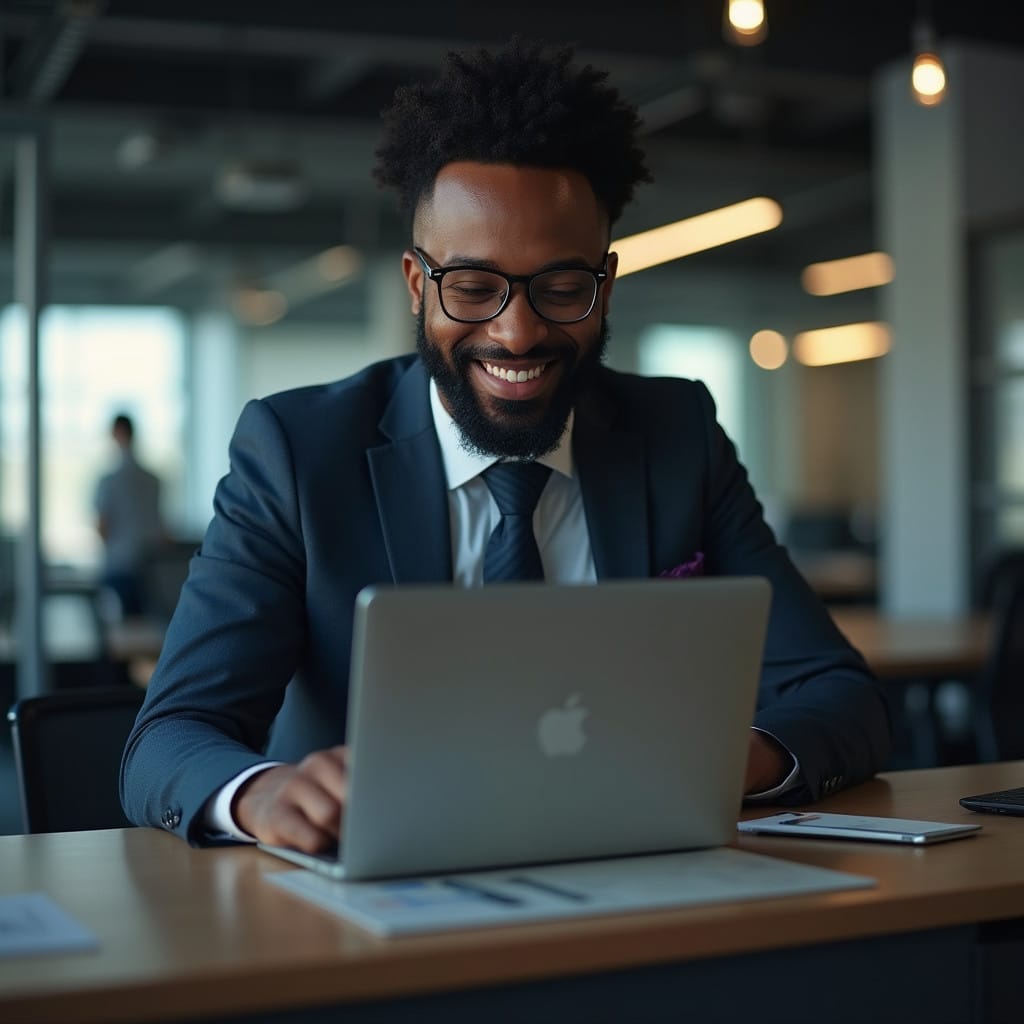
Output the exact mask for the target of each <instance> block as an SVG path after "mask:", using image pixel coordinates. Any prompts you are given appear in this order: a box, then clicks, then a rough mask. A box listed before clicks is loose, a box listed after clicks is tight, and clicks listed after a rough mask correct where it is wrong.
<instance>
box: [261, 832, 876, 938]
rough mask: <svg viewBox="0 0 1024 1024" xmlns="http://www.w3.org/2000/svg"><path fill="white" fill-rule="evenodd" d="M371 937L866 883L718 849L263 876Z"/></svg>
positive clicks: (856, 877)
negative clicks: (398, 875) (376, 875)
mask: <svg viewBox="0 0 1024 1024" xmlns="http://www.w3.org/2000/svg"><path fill="white" fill-rule="evenodd" d="M266 877H267V879H268V880H269V881H271V882H273V883H274V884H275V885H279V886H282V887H283V888H285V889H287V890H289V891H290V892H293V893H296V894H297V895H299V896H302V897H305V898H306V899H308V900H312V901H313V902H314V903H316V904H318V905H319V906H321V907H324V908H325V909H327V910H330V911H332V912H333V913H336V914H340V915H341V916H342V917H344V918H347V919H348V920H350V921H353V922H354V923H356V924H359V925H362V926H363V927H365V928H368V929H369V930H370V931H372V932H374V933H376V934H378V935H385V936H390V935H411V934H415V933H419V932H433V931H443V930H448V929H454V928H481V927H490V926H492V925H500V924H522V923H526V922H531V921H547V920H555V919H558V918H568V917H590V916H595V915H598V914H612V913H629V912H632V911H642V910H659V909H668V908H673V907H684V906H695V905H697V904H701V903H721V902H726V901H733V900H756V899H768V898H773V897H778V896H795V895H803V894H807V893H819V892H831V891H835V890H840V889H860V888H869V887H871V886H873V885H874V884H875V880H874V879H873V878H867V877H864V876H863V875H851V874H847V873H845V872H840V871H831V870H828V869H826V868H817V867H810V866H808V865H805V864H796V863H792V862H790V861H785V860H779V859H778V858H775V857H765V856H763V855H762V854H756V853H748V852H746V851H745V850H735V849H732V848H731V847H724V848H720V849H714V850H692V851H689V852H687V853H668V854H657V855H654V856H645V857H619V858H614V859H611V860H597V861H582V862H573V863H571V864H553V865H548V866H541V867H527V868H518V869H517V868H512V869H509V870H503V871H476V872H472V873H468V874H460V875H445V876H441V877H430V878H414V879H400V880H394V881H386V882H339V881H335V880H333V879H330V878H327V877H325V876H323V875H318V874H316V873H315V872H312V871H304V870H299V871H278V872H272V873H269V874H268V875H266Z"/></svg>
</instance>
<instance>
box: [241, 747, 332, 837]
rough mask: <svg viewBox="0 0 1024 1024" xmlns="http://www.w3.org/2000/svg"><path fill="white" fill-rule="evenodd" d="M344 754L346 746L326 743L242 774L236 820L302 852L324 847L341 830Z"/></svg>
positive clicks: (256, 833) (255, 833)
mask: <svg viewBox="0 0 1024 1024" xmlns="http://www.w3.org/2000/svg"><path fill="white" fill-rule="evenodd" d="M347 757H348V748H347V747H331V748H330V749H329V750H318V751H316V752H315V753H312V754H310V755H309V756H308V757H305V758H303V760H302V761H300V762H299V763H298V764H280V765H275V766H274V767H273V768H268V769H267V770H266V771H262V772H259V773H258V774H256V775H254V776H252V778H251V779H246V781H245V782H244V783H243V784H242V786H241V787H240V788H239V790H238V792H237V793H236V794H235V799H234V801H233V803H232V808H231V813H232V816H233V817H234V819H235V822H236V823H237V824H238V825H239V826H241V828H243V829H244V830H245V831H246V832H248V833H249V834H250V835H252V836H255V837H256V838H257V839H258V840H259V841H260V842H262V843H270V844H272V845H274V846H290V847H293V848H294V849H296V850H303V851H304V852H306V853H318V852H320V851H321V850H325V849H327V848H328V847H329V846H331V845H332V844H333V843H336V842H337V841H338V840H339V838H340V836H341V811H342V808H343V807H344V806H345V799H346V797H347V795H348V791H347V785H348V780H347V769H346V760H347Z"/></svg>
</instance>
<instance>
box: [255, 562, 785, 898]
mask: <svg viewBox="0 0 1024 1024" xmlns="http://www.w3.org/2000/svg"><path fill="white" fill-rule="evenodd" d="M769 600H770V588H769V584H768V582H767V581H766V580H763V579H760V578H753V577H719V578H713V579H711V578H702V579H696V580H686V581H674V580H665V579H652V580H638V581H628V582H626V581H623V582H608V583H600V584H597V585H580V586H558V585H551V584H543V583H537V584H534V583H522V584H519V583H515V584H505V585H501V586H491V587H483V588H480V589H472V590H467V589H461V588H456V587H451V586H394V587H372V588H368V589H366V590H364V591H363V592H362V593H361V594H360V595H359V597H358V598H357V600H356V607H355V618H354V633H353V652H352V674H351V689H350V696H349V718H348V742H349V746H350V752H351V775H350V779H349V799H348V804H347V807H346V809H345V813H344V820H343V830H342V831H343V837H342V844H341V849H340V850H339V851H337V852H336V853H334V854H332V855H330V856H327V857H324V856H310V855H308V854H303V853H299V852H297V851H294V850H285V849H281V848H280V847H269V848H268V847H264V849H269V850H270V852H272V853H275V854H277V855H279V856H283V857H286V858H287V859H289V860H292V861H294V862H296V863H299V864H302V865H303V866H304V867H309V868H313V869H315V870H317V871H320V872H324V873H327V874H330V875H333V876H334V877H338V878H341V877H344V878H345V879H347V880H357V879H368V878H382V877H393V876H402V875H422V874H429V873H442V872H452V871H465V870H468V869H471V868H483V867H497V866H503V865H508V864H536V863H543V862H552V861H564V860H579V859H584V858H594V857H610V856H622V855H628V854H638V853H650V852H655V851H668V850H684V849H690V848H695V847H709V846H718V845H722V844H724V843H726V842H728V841H729V840H730V839H731V838H732V837H733V835H734V834H735V829H736V819H737V814H738V811H739V806H740V801H741V797H742V790H743V779H744V773H745V767H746V760H747V746H748V730H749V727H750V724H751V721H752V719H753V715H754V705H755V699H756V692H757V684H758V677H759V675H760V670H761V658H762V649H763V643H764V633H765V627H766V622H767V615H768V606H769Z"/></svg>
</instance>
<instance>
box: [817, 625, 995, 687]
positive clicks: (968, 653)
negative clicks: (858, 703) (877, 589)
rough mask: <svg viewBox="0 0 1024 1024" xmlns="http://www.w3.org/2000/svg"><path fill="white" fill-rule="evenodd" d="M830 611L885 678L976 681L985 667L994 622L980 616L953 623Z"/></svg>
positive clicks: (854, 643)
mask: <svg viewBox="0 0 1024 1024" xmlns="http://www.w3.org/2000/svg"><path fill="white" fill-rule="evenodd" d="M829 611H830V612H831V613H832V618H833V620H834V621H835V623H836V625H837V626H838V627H839V628H840V629H841V630H842V632H843V633H844V634H845V635H846V638H847V639H848V640H849V641H850V643H852V644H853V646H854V647H856V648H857V649H858V650H859V651H860V652H861V653H862V654H863V655H864V657H865V658H866V659H867V662H868V664H869V665H870V666H871V668H872V669H873V670H874V672H875V674H876V675H878V677H879V678H881V679H922V678H925V679H941V678H950V677H956V678H964V677H969V676H972V675H974V674H975V673H976V672H977V671H978V670H979V669H980V668H981V667H982V665H983V664H984V661H985V656H986V655H987V653H988V648H989V643H990V640H991V636H992V623H991V618H990V616H988V615H986V614H984V613H980V612H975V613H971V614H968V615H965V616H962V617H959V618H954V619H941V618H930V619H898V618H893V617H890V616H887V615H884V614H883V613H881V612H879V611H878V610H877V609H875V608H861V607H849V608H846V607H833V608H830V609H829Z"/></svg>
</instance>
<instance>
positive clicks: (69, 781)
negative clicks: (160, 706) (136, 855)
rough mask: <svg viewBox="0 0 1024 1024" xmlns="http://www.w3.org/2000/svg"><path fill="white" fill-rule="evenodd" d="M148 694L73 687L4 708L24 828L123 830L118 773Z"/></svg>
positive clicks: (123, 689) (125, 688) (125, 822)
mask: <svg viewBox="0 0 1024 1024" xmlns="http://www.w3.org/2000/svg"><path fill="white" fill-rule="evenodd" d="M143 696H144V694H143V691H141V690H139V689H136V688H134V687H131V686H115V687H91V688H86V689H81V690H68V691H65V692H63V693H52V694H47V695H46V696H42V697H27V698H24V699H22V700H19V701H17V702H16V703H15V704H14V706H13V707H12V708H11V709H10V711H8V712H7V721H8V722H9V723H10V727H11V738H12V741H13V747H14V763H15V768H16V770H17V778H18V789H19V795H20V797H21V811H22V826H23V828H24V830H25V832H73V831H78V830H81V829H93V828H123V827H124V826H126V825H130V824H131V822H129V821H128V819H127V818H126V817H125V815H124V812H123V811H122V810H121V800H120V796H119V795H118V774H119V771H120V766H121V754H122V752H123V751H124V746H125V742H126V741H127V739H128V733H129V731H130V729H131V727H132V725H133V724H134V722H135V717H136V715H137V714H138V712H139V708H140V707H141V706H142V699H143Z"/></svg>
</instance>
